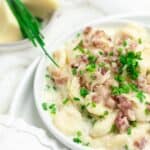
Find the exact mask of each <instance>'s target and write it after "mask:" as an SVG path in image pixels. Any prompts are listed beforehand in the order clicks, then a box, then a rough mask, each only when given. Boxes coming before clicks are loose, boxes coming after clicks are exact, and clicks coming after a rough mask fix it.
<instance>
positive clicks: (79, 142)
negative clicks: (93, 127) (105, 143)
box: [73, 131, 90, 146]
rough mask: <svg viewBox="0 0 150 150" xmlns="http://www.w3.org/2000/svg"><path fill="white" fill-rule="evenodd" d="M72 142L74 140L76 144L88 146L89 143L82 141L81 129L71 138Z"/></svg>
mask: <svg viewBox="0 0 150 150" xmlns="http://www.w3.org/2000/svg"><path fill="white" fill-rule="evenodd" d="M73 142H75V143H77V144H82V145H84V146H89V145H90V143H89V142H84V141H82V133H81V131H77V133H76V136H75V137H74V138H73Z"/></svg>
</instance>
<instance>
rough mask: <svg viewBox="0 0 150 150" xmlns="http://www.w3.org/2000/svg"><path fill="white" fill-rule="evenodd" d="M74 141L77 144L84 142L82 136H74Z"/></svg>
mask: <svg viewBox="0 0 150 150" xmlns="http://www.w3.org/2000/svg"><path fill="white" fill-rule="evenodd" d="M73 142H75V143H77V144H81V143H82V141H81V139H80V137H74V138H73Z"/></svg>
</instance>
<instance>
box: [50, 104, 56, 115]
mask: <svg viewBox="0 0 150 150" xmlns="http://www.w3.org/2000/svg"><path fill="white" fill-rule="evenodd" d="M49 110H50V112H51V114H56V105H55V104H51V105H50V106H49Z"/></svg>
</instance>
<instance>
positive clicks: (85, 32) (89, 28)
mask: <svg viewBox="0 0 150 150" xmlns="http://www.w3.org/2000/svg"><path fill="white" fill-rule="evenodd" d="M91 31H92V27H86V28H85V29H84V31H83V33H84V35H87V34H89V33H90V32H91Z"/></svg>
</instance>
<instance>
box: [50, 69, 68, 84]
mask: <svg viewBox="0 0 150 150" xmlns="http://www.w3.org/2000/svg"><path fill="white" fill-rule="evenodd" d="M52 77H53V79H54V82H55V83H56V84H59V85H64V84H66V83H67V81H68V76H66V75H65V74H63V73H62V72H61V71H60V70H57V71H53V72H52Z"/></svg>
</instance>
